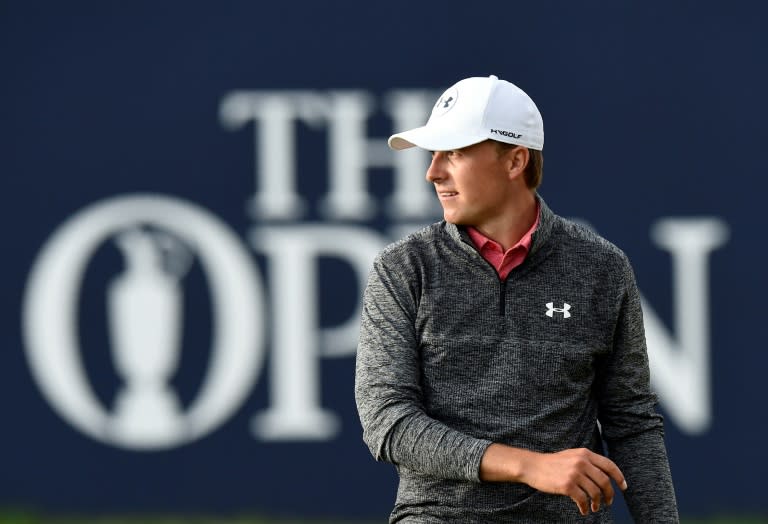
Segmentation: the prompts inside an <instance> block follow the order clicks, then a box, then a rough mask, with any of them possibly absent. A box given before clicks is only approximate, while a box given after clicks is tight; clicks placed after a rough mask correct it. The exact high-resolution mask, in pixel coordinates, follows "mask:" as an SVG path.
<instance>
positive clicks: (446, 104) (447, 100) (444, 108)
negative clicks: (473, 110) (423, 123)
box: [432, 87, 459, 116]
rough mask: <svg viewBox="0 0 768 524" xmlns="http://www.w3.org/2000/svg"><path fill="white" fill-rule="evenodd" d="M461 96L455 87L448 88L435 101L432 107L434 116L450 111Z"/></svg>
mask: <svg viewBox="0 0 768 524" xmlns="http://www.w3.org/2000/svg"><path fill="white" fill-rule="evenodd" d="M457 98H459V92H458V91H457V90H456V88H455V87H452V88H450V89H448V90H447V91H446V92H445V93H443V95H442V96H441V97H440V98H438V99H437V102H435V107H433V108H432V116H441V115H444V114H445V113H447V112H448V111H450V110H451V109H452V108H453V106H455V105H456V99H457Z"/></svg>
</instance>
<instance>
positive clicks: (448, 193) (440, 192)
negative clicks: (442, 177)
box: [437, 191, 459, 198]
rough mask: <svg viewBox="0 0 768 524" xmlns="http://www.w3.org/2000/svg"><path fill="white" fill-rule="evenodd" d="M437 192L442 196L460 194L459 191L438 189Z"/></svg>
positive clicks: (448, 196)
mask: <svg viewBox="0 0 768 524" xmlns="http://www.w3.org/2000/svg"><path fill="white" fill-rule="evenodd" d="M437 194H438V196H440V198H450V197H454V196H456V195H458V194H459V193H458V192H456V191H438V192H437Z"/></svg>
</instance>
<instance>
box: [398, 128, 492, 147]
mask: <svg viewBox="0 0 768 524" xmlns="http://www.w3.org/2000/svg"><path fill="white" fill-rule="evenodd" d="M486 138H487V137H485V136H481V135H458V134H456V133H451V132H450V131H449V132H445V131H443V132H442V133H441V132H439V131H437V130H435V129H433V128H430V127H428V126H422V127H417V128H415V129H411V130H408V131H403V132H402V133H397V134H394V135H392V136H391V137H389V141H388V143H389V147H391V148H392V149H398V150H399V149H408V148H409V147H420V148H421V149H426V150H427V151H450V150H451V149H461V148H462V147H467V146H471V145H473V144H478V143H480V142H482V141H483V140H485V139H486Z"/></svg>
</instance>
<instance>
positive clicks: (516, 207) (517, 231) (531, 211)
mask: <svg viewBox="0 0 768 524" xmlns="http://www.w3.org/2000/svg"><path fill="white" fill-rule="evenodd" d="M537 213H538V204H537V202H536V196H535V194H534V192H533V191H522V192H520V194H519V197H518V198H515V199H514V201H512V202H510V206H509V212H507V213H505V214H504V215H503V216H502V217H500V218H499V219H498V220H496V221H494V222H489V223H486V224H482V225H478V226H474V227H475V229H477V230H478V231H480V232H481V233H482V234H483V235H485V236H486V237H488V238H490V239H491V240H494V241H496V242H498V243H499V244H500V245H501V247H502V248H503V249H504V250H505V251H506V250H507V249H509V248H511V247H512V246H514V245H515V244H517V243H518V242H519V241H520V239H521V238H522V237H523V235H525V234H526V233H527V232H528V230H530V229H531V226H533V224H534V223H535V222H536V218H537Z"/></svg>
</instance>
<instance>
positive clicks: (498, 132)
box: [491, 129, 523, 138]
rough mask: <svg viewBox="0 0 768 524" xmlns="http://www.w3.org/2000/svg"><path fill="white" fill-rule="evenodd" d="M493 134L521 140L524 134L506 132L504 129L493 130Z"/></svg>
mask: <svg viewBox="0 0 768 524" xmlns="http://www.w3.org/2000/svg"><path fill="white" fill-rule="evenodd" d="M491 134H492V135H503V136H508V137H510V138H520V137H521V136H523V135H522V133H521V134H518V133H513V132H511V131H504V130H503V129H491Z"/></svg>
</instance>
